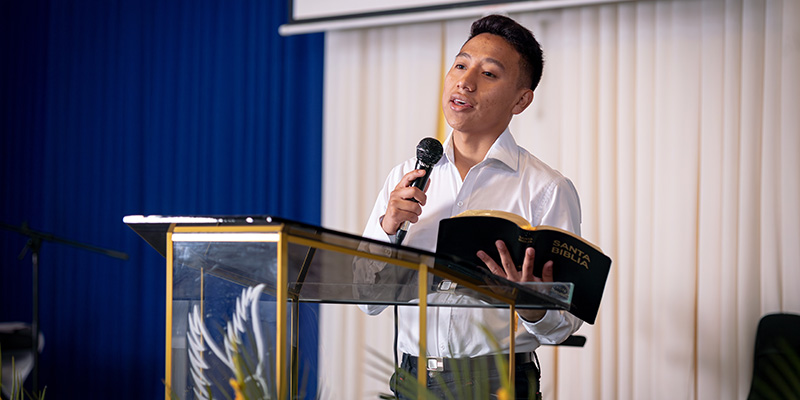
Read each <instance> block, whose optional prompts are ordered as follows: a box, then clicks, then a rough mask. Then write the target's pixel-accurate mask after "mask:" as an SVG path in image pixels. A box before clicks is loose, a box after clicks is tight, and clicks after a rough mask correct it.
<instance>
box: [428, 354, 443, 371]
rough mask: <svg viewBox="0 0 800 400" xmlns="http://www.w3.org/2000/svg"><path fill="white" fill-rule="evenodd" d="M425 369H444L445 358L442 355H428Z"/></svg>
mask: <svg viewBox="0 0 800 400" xmlns="http://www.w3.org/2000/svg"><path fill="white" fill-rule="evenodd" d="M425 369H427V370H428V371H430V372H442V371H444V359H443V358H442V357H428V358H427V359H426V360H425Z"/></svg>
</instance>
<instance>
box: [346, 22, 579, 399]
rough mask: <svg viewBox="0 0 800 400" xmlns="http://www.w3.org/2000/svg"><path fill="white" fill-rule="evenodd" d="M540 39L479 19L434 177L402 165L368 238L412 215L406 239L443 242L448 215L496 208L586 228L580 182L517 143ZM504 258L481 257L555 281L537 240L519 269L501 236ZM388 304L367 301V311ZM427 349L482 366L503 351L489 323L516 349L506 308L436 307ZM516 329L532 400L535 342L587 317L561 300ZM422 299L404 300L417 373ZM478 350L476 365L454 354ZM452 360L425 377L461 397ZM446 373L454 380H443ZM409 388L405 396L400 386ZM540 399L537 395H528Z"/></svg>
mask: <svg viewBox="0 0 800 400" xmlns="http://www.w3.org/2000/svg"><path fill="white" fill-rule="evenodd" d="M542 65H543V59H542V52H541V49H540V47H539V43H538V42H537V41H536V39H535V38H534V37H533V35H532V34H531V33H530V31H528V30H527V29H526V28H524V27H522V26H521V25H519V24H518V23H517V22H515V21H513V20H512V19H510V18H507V17H503V16H498V15H492V16H488V17H485V18H482V19H480V20H478V21H475V22H474V23H473V24H472V28H471V33H470V37H469V39H468V40H467V42H466V43H465V44H464V45H463V47H462V48H461V51H460V52H459V54H458V55H457V56H456V58H455V62H454V63H453V66H452V67H451V68H450V70H449V71H448V72H447V75H446V77H445V82H444V90H443V93H444V94H443V96H442V108H443V110H444V115H445V118H446V119H447V122H448V124H449V125H450V127H452V128H453V131H452V133H451V134H450V136H449V137H448V138H447V140H446V141H445V143H444V153H445V155H444V156H443V157H442V159H441V160H440V161H439V162H438V163H437V164H436V165H435V166H434V167H433V169H432V171H431V175H430V182H429V185H428V188H427V189H426V190H425V191H422V190H420V189H418V188H415V187H412V186H411V184H412V182H413V181H414V180H415V179H417V178H418V177H420V176H423V175H424V171H422V170H414V165H415V159H413V158H412V159H410V160H408V161H406V162H405V163H403V164H401V165H398V166H397V167H395V168H394V169H393V170H392V171H391V173H390V174H389V177H388V178H387V180H386V183H385V185H384V188H383V190H382V191H381V193H380V194H379V196H378V199H377V201H376V203H375V207H374V208H373V210H372V214H371V215H370V217H369V221H368V223H367V227H366V229H365V232H364V236H365V237H370V238H374V239H379V240H383V241H392V239H393V236H394V235H395V233H396V232H397V230H398V228H399V227H400V225H401V224H402V223H403V222H404V221H410V222H411V223H413V225H411V228H410V229H409V231H408V235H407V236H406V239H405V242H404V243H403V244H404V245H407V246H410V247H416V248H420V249H425V250H430V251H433V250H435V246H436V236H437V231H438V224H439V221H440V220H442V219H444V218H449V217H452V216H454V215H457V214H460V213H461V212H463V211H465V210H469V209H493V210H502V211H508V212H512V213H515V214H518V215H521V216H522V217H524V218H525V219H527V220H528V221H530V222H531V224H532V225H534V226H536V225H551V226H555V227H559V228H562V229H565V230H568V231H571V232H573V233H575V234H578V235H580V218H581V217H580V204H579V200H578V194H577V192H576V190H575V188H574V186H573V185H572V183H571V182H570V181H569V180H568V179H567V178H565V177H564V176H562V175H561V174H560V173H558V172H557V171H555V170H553V169H552V168H550V167H549V166H547V165H546V164H544V163H543V162H542V161H540V160H539V159H537V158H536V157H534V156H532V155H531V154H530V153H528V152H527V151H526V150H525V149H523V148H522V147H519V146H517V144H516V142H515V141H514V138H513V137H512V136H511V132H510V131H509V129H508V125H509V123H510V122H511V118H512V117H513V116H514V115H516V114H519V113H521V112H523V111H524V110H525V109H526V108H527V107H528V106H529V105H530V104H531V102H532V101H533V91H534V89H535V88H536V86H537V85H538V83H539V80H540V78H541V73H542ZM497 249H498V251H499V253H500V256H501V257H500V260H493V259H491V258H490V257H488V256H487V255H486V253H484V252H483V251H478V256H479V257H480V258H481V260H483V261H484V262H485V263H486V265H487V267H489V269H490V270H491V271H492V272H493V273H495V274H497V275H499V276H502V277H504V278H507V279H509V280H512V281H516V282H531V281H552V263H551V262H548V263H547V264H545V267H544V269H543V272H542V277H535V276H533V259H534V257H535V254H534V251H533V249H528V252H527V253H526V254H525V259H524V262H523V265H522V268H521V270H519V271H518V270H517V266H515V265H514V264H513V261H511V256H510V255H509V253H508V251H507V249H506V247H505V244H504V243H503V242H502V241H498V243H497ZM372 268H373V269H371V270H370V269H369V268H366V269H361V270H360V271H357V272H356V275H357V279H360V280H363V281H367V282H369V281H370V280H372V281H373V282H374V279H375V278H374V277H375V276H376V274H378V273H379V271H378V270H377V269H376V268H377V267H375V266H373V267H372ZM429 301H431V302H449V303H456V302H459V303H462V304H463V303H468V302H470V301H474V302H477V300H474V299H472V300H470V299H465V298H463V296H459V295H457V294H455V293H451V292H448V293H444V292H443V293H432V294H431V295H430V297H429ZM383 308H385V307H382V306H364V307H363V309H364V310H366V311H367V312H368V313H370V314H377V313H379V312H381V311H382V310H383ZM428 310H429V311H428V339H427V340H428V348H427V353H428V354H427V355H425V356H426V357H433V358H437V359H438V358H441V361H442V362H443V364H444V365H445V369H446V368H449V367H448V366H452V365H469V368H476V367H474V365H477V361H478V360H486V356H490V355H492V354H493V353H494V352H495V349H493V348H492V345H491V342H490V340H489V339H488V338H487V337H486V333H485V332H484V331H483V330H481V329H480V326H481V325H482V326H485V327H486V328H487V329H488V330H489V332H491V334H492V335H494V337H495V338H497V339H498V342H499V343H500V346H501V348H500V350H501V351H504V352H505V353H508V351H509V349H508V345H509V338H508V332H509V326H508V324H509V319H508V311H507V310H502V309H490V308H467V307H430V308H429V309H428ZM518 314H519V318H518V321H517V329H516V336H515V340H516V352H517V354H515V355H514V357H515V360H516V363H517V371H516V378H515V380H516V383H517V384H516V396H517V398H521V399H527V398H529V393H530V394H531V395H532V394H534V393H537V392H538V377H539V371H538V367H537V365H536V363H535V362H534V358H535V354H534V353H533V352H534V350H535V349H536V348H537V347H539V345H541V344H555V343H560V342H561V341H563V340H564V339H566V338H567V337H568V336H569V335H571V334H572V333H574V332H575V331H576V330H577V329H578V328H579V327H580V325H581V321H580V320H579V319H578V318H576V317H575V316H573V315H571V314H569V313H567V312H564V311H556V310H547V311H544V310H520V311H519V312H518ZM417 318H418V309H417V308H416V307H400V313H399V320H400V321H399V323H398V325H399V338H398V347H399V349H400V350H401V351H402V352H403V353H404V356H403V363H402V365H401V367H402V368H403V369H405V370H406V371H408V372H410V373H411V374H412V376H416V366H417V364H416V357H417V356H418V354H416V353H417V352H418V343H419V338H418V337H417V336H418V326H417ZM454 359H458V360H465V359H469V360H471V361H469V362H468V363H467V364H459V363H458V361H457V360H454ZM489 365H490V373H489V374H490V377H489V378H490V384H491V385H492V389H491V391H490V393H492V394H495V393H496V391H497V388H498V387H499V382H500V374H503V372H502V371H497V370H496V369H494V368H493V367H492V366H493V365H494V364H493V362H491V363H489ZM452 372H453V371H447V370H445V371H436V372H434V371H431V372H430V373H429V376H430V378H429V379H428V387H429V389H430V390H431V391H432V392H433V393H436V394H438V395H440V396H443V395H444V394H445V393H447V392H449V393H451V394H453V395H454V396H455V397H456V398H457V397H458V395H457V391H458V390H459V388H456V387H452V386H455V385H453V384H452V382H449V383H450V385H449V386H451V387H447V386H448V381H452V375H448V374H452ZM441 382H444V386H445V387H440V385H439V383H441ZM401 398H403V397H402V396H401ZM531 398H532V396H531Z"/></svg>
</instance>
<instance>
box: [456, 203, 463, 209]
mask: <svg viewBox="0 0 800 400" xmlns="http://www.w3.org/2000/svg"><path fill="white" fill-rule="evenodd" d="M456 205H457V206H458V207H459V208H461V207H464V202H463V201H459V202H458V203H456Z"/></svg>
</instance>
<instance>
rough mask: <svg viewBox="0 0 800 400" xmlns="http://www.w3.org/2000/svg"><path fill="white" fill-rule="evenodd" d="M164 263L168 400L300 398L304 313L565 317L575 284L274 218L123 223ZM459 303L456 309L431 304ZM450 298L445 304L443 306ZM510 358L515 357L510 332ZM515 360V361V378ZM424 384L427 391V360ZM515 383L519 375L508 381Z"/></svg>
mask: <svg viewBox="0 0 800 400" xmlns="http://www.w3.org/2000/svg"><path fill="white" fill-rule="evenodd" d="M123 221H124V222H125V223H126V224H127V225H128V226H130V227H131V228H132V229H133V230H134V231H135V232H136V233H137V234H139V235H140V236H141V237H142V238H143V239H144V240H145V241H147V242H148V243H149V244H150V245H151V246H153V247H154V248H155V249H156V250H157V251H158V252H159V253H160V254H161V255H162V256H164V257H165V258H166V283H167V285H166V287H167V299H166V307H167V314H166V315H167V321H166V362H165V364H166V377H165V383H166V388H167V391H166V398H167V399H174V398H178V399H210V398H227V397H228V396H230V393H231V392H232V391H233V392H235V391H236V390H240V391H243V392H247V394H248V397H249V398H277V399H295V398H297V396H298V393H300V392H301V391H302V381H303V380H304V379H316V377H310V378H309V377H303V376H302V374H301V373H300V371H298V351H299V349H298V344H297V343H298V341H297V338H298V333H299V324H298V312H299V311H298V310H299V304H300V303H304V302H305V303H339V304H366V305H369V304H373V305H403V306H413V307H419V309H420V310H419V311H420V312H419V318H420V320H419V328H420V336H419V337H420V338H421V339H420V344H419V346H420V353H419V354H425V353H426V352H425V348H426V339H425V335H424V334H423V333H424V332H426V323H427V321H426V320H425V319H426V316H427V313H426V312H425V310H426V308H427V307H439V306H447V307H454V306H457V307H496V308H506V309H508V310H509V320H510V321H511V324H510V327H511V329H513V328H514V326H515V325H516V315H515V310H516V309H562V310H568V309H569V306H570V302H571V299H572V293H573V285H572V284H571V283H561V282H554V283H530V284H518V283H514V282H511V281H508V280H506V279H503V278H500V277H498V276H496V275H494V274H492V273H490V272H489V271H488V270H485V269H481V268H478V267H475V266H471V265H469V264H467V263H465V262H462V261H460V260H458V259H455V258H453V257H451V256H447V255H442V254H434V253H431V252H427V251H423V250H418V249H414V248H410V247H405V246H397V245H393V244H389V243H384V242H379V241H374V240H370V239H366V238H362V237H359V236H355V235H350V234H346V233H342V232H336V231H333V230H329V229H325V228H322V227H318V226H313V225H308V224H303V223H299V222H295V221H289V220H285V219H281V218H277V217H269V216H252V217H249V216H210V217H205V216H189V217H173V216H135V215H132V216H126V217H125V218H124V220H123ZM441 291H450V292H453V293H457V294H458V295H459V296H458V297H459V298H466V299H469V301H459V302H458V304H453V303H449V302H442V301H439V302H437V301H435V300H433V299H441V298H443V297H442V296H431V301H429V295H430V294H432V293H436V292H441ZM444 298H447V297H444ZM510 337H511V343H510V352H511V353H512V354H513V353H514V343H513V338H514V335H513V332H512V333H511V334H510ZM513 361H514V357H511V358H510V360H509V363H510V365H509V367H510V368H511V371H513V370H514V365H513ZM419 363H420V365H419V366H418V371H420V374H419V376H418V379H419V381H420V382H425V376H426V368H425V365H424V363H425V358H424V357H420V358H419ZM510 377H511V379H512V384H513V377H514V375H513V374H510Z"/></svg>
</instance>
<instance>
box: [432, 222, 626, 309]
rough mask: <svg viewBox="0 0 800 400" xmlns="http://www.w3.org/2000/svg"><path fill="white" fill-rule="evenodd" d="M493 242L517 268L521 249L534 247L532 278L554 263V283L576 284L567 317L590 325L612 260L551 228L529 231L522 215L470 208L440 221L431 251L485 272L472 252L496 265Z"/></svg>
mask: <svg viewBox="0 0 800 400" xmlns="http://www.w3.org/2000/svg"><path fill="white" fill-rule="evenodd" d="M497 240H502V241H504V242H505V244H506V247H508V250H509V253H510V254H511V257H512V258H513V259H514V263H515V265H517V267H518V268H522V261H523V259H524V258H525V249H526V248H528V247H533V248H534V249H535V250H536V257H535V259H534V268H533V274H534V275H535V276H539V277H541V276H542V267H543V266H544V264H545V263H546V262H547V261H553V280H554V281H555V282H572V283H573V284H574V285H575V289H574V291H573V295H572V304H571V306H570V309H569V311H570V313H572V314H573V315H575V316H576V317H578V318H580V319H582V320H583V321H586V322H587V323H590V324H594V322H595V319H596V317H597V311H598V309H599V308H600V300H601V299H602V297H603V290H604V288H605V284H606V279H607V278H608V272H609V270H610V268H611V259H610V258H609V257H608V256H606V255H605V254H603V252H602V250H600V248H599V247H597V246H595V245H593V244H591V243H589V242H588V241H586V240H584V239H583V238H581V237H580V236H577V235H575V234H573V233H571V232H567V231H565V230H563V229H558V228H554V227H550V226H544V225H542V226H536V227H533V226H531V224H530V223H529V222H528V221H526V220H525V219H524V218H522V217H521V216H519V215H516V214H512V213H508V212H504V211H495V210H470V211H466V212H464V213H461V214H459V215H457V216H455V217H452V218H447V219H443V220H442V221H440V222H439V236H438V239H437V245H436V252H437V253H440V254H447V255H450V256H455V257H457V258H458V259H461V260H463V261H465V262H467V263H469V264H472V265H475V266H477V267H478V268H486V265H485V264H484V263H483V261H481V259H480V258H478V256H477V254H476V253H477V252H478V250H483V251H484V252H486V253H487V254H488V255H489V256H490V257H492V258H493V259H494V260H495V261H496V262H497V263H498V264H500V253H499V252H498V251H497V247H496V246H495V242H496V241H497Z"/></svg>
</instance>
